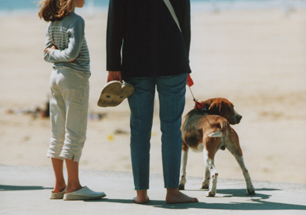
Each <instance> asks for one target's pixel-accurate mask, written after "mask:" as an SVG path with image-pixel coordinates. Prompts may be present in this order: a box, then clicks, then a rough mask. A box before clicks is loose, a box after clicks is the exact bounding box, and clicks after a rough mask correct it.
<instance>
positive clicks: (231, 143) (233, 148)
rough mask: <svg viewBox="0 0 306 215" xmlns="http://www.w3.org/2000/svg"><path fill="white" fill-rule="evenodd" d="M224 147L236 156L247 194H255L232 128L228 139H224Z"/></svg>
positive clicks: (236, 136)
mask: <svg viewBox="0 0 306 215" xmlns="http://www.w3.org/2000/svg"><path fill="white" fill-rule="evenodd" d="M226 142H227V144H226V148H227V149H228V150H229V151H230V152H231V153H232V155H233V156H234V157H235V158H236V160H237V162H238V164H239V166H240V168H241V170H242V173H243V176H244V179H245V183H246V186H247V191H246V192H247V194H248V195H255V189H254V187H253V184H252V181H251V177H250V174H249V171H248V170H247V168H246V166H245V164H244V160H243V155H242V150H241V147H240V144H239V138H238V135H237V133H236V132H235V131H234V129H231V133H230V135H229V139H228V141H226Z"/></svg>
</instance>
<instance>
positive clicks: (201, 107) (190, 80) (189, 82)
mask: <svg viewBox="0 0 306 215" xmlns="http://www.w3.org/2000/svg"><path fill="white" fill-rule="evenodd" d="M192 85H194V83H193V80H192V78H191V76H190V74H188V76H187V86H188V87H189V90H190V92H191V95H192V97H193V101H194V102H195V106H194V108H197V109H200V110H205V109H206V108H205V106H204V105H203V104H202V103H200V102H198V100H197V99H195V98H194V95H193V93H192V91H191V88H190V87H191V86H192Z"/></svg>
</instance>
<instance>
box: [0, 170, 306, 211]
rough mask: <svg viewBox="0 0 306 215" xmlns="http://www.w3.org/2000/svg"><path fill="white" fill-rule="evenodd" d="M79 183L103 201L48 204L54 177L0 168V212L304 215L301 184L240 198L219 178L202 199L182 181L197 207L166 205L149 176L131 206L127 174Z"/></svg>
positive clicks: (266, 187) (89, 175) (239, 187)
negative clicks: (144, 196)
mask: <svg viewBox="0 0 306 215" xmlns="http://www.w3.org/2000/svg"><path fill="white" fill-rule="evenodd" d="M80 178H81V183H82V185H83V186H85V185H86V186H88V187H89V188H91V189H93V190H95V191H103V192H105V193H106V194H107V197H106V198H104V199H101V200H95V201H63V200H49V195H50V192H51V190H52V186H53V181H54V176H53V171H52V169H51V168H49V167H29V166H1V165H0V214H1V215H2V214H3V215H15V214H16V215H17V214H18V215H20V214H29V215H62V214H63V215H64V214H73V215H83V214H90V215H95V214H106V215H117V214H127V215H132V214H133V215H134V214H146V215H147V214H148V215H150V214H154V215H161V214H184V215H192V214H205V215H209V214H226V215H227V214H235V215H237V214H238V215H239V214H248V215H253V214H260V215H265V214H269V215H271V214H277V215H280V214H286V215H288V214H289V215H291V214H301V215H302V214H303V215H305V214H306V184H290V183H276V182H264V181H253V185H254V187H255V189H256V195H255V196H248V195H246V191H245V182H244V181H243V180H232V179H231V180H229V179H222V178H219V180H218V186H217V195H216V197H213V198H208V197H206V196H205V194H206V191H205V190H200V189H199V186H200V184H201V178H197V177H188V178H187V180H188V181H187V184H186V190H185V191H183V192H184V193H186V194H187V195H190V196H194V197H197V198H198V199H199V201H200V202H199V203H192V204H173V205H171V204H166V203H165V201H164V198H165V189H164V188H163V178H162V175H157V174H151V178H150V187H151V188H150V190H149V197H150V203H148V204H145V205H139V204H135V203H133V202H132V198H133V197H134V196H135V191H134V189H133V178H132V174H131V173H129V172H110V171H97V170H81V171H80Z"/></svg>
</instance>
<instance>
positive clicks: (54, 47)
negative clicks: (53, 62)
mask: <svg viewBox="0 0 306 215" xmlns="http://www.w3.org/2000/svg"><path fill="white" fill-rule="evenodd" d="M51 49H56V46H51V47H50V48H46V49H45V52H47V53H50V50H51Z"/></svg>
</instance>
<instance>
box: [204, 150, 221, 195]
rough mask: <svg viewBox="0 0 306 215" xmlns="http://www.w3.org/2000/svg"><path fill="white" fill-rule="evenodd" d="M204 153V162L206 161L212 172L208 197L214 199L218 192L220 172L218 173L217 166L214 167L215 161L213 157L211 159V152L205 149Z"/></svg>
mask: <svg viewBox="0 0 306 215" xmlns="http://www.w3.org/2000/svg"><path fill="white" fill-rule="evenodd" d="M203 153H204V161H205V165H206V168H207V169H208V171H209V172H210V180H209V182H210V183H209V190H208V192H207V194H206V196H207V197H214V196H215V195H216V190H217V178H218V172H217V169H216V168H215V165H214V159H213V157H210V154H209V152H208V151H207V149H206V148H205V149H204V151H203ZM213 156H214V155H213ZM205 174H206V173H205Z"/></svg>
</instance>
